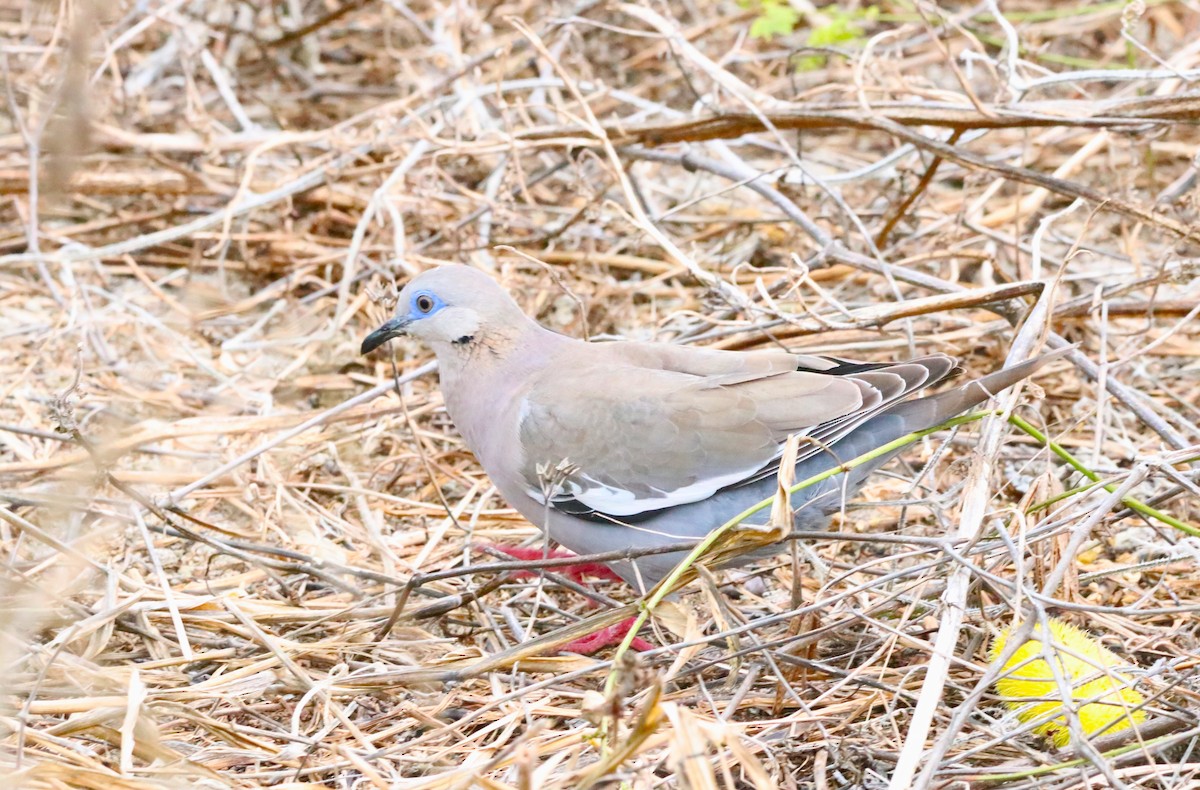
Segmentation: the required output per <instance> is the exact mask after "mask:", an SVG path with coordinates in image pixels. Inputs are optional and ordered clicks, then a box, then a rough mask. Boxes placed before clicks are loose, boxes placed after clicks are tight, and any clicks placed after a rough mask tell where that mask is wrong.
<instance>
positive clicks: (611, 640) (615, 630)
mask: <svg viewBox="0 0 1200 790" xmlns="http://www.w3.org/2000/svg"><path fill="white" fill-rule="evenodd" d="M476 548H489V549H493V550H495V551H498V552H500V553H501V554H506V555H508V556H509V557H512V558H513V559H514V560H524V561H527V562H536V561H538V560H546V559H555V560H558V559H566V558H567V557H574V556H575V555H574V554H571V553H570V552H569V551H564V550H563V549H551V550H550V551H545V550H544V549H542V548H540V547H538V546H497V545H495V544H491V543H480V544H477V545H476ZM554 570H555V572H557V573H561V574H563V575H564V576H566V577H567V578H569V579H571V580H572V581H574V582H578V583H580V584H583V581H584V578H585V577H586V578H593V579H603V580H605V581H616V582H619V581H622V579H621V577H620V576H618V575H617V574H616V573H615V572H614V571H613V569H612V568H610V567H608V566H607V565H605V564H603V563H600V562H580V563H577V564H575V565H564V566H562V567H559V568H555V569H554ZM536 575H537V574H536V573H535V572H534V571H511V572H510V573H509V577H510V578H513V579H527V578H529V577H531V576H536ZM593 605H595V604H593ZM636 619H637V618H634V617H630V618H628V619H626V620H622V621H621V622H619V623H617V624H616V625H610V626H608V627H607V628H601V629H600V630H599V631H596V632H595V633H592V634H588V635H587V636H581V637H580V638H578V639H574V640H572V641H570V642H567V643H566V644H565V645H563V646H562V647H560V648H559V649H558V652H560V653H579V654H580V655H585V656H590V655H592V654H593V653H595V652H596V651H598V650H603V649H604V648H606V647H612V646H613V645H619V644H621V640H623V639H624V638H625V635H626V634H628V633H629V629H630V628H632V627H633V623H634V621H635V620H636ZM629 646H630V647H631V648H633V649H634V650H638V651H642V650H653V649H654V645H652V644H650V643H649V642H647V641H646V640H645V639H642V638H641V637H634V639H633V641H632V642H631V643H630V644H629Z"/></svg>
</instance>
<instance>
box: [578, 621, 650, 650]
mask: <svg viewBox="0 0 1200 790" xmlns="http://www.w3.org/2000/svg"><path fill="white" fill-rule="evenodd" d="M636 621H637V618H636V617H629V618H626V619H625V620H622V621H621V622H619V623H617V624H616V625H610V626H609V627H608V628H601V629H600V630H599V631H596V632H595V633H591V634H588V635H587V636H581V637H579V638H578V639H573V640H571V641H570V642H567V643H566V644H565V645H563V646H562V647H560V648H559V649H558V652H560V653H579V654H581V655H585V656H590V655H592V654H593V653H595V652H596V651H598V650H603V649H604V648H606V647H612V646H614V645H619V644H621V640H623V639H624V638H625V635H626V634H628V633H629V629H630V628H633V624H634V622H636ZM629 646H630V647H631V648H633V649H634V650H638V651H642V650H653V649H654V645H652V644H650V643H649V642H647V641H646V640H645V639H642V638H641V637H640V636H635V637H634V638H633V641H632V642H630V643H629Z"/></svg>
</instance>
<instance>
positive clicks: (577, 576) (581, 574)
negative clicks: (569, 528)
mask: <svg viewBox="0 0 1200 790" xmlns="http://www.w3.org/2000/svg"><path fill="white" fill-rule="evenodd" d="M477 545H478V546H479V547H480V548H483V547H487V548H489V549H495V550H496V551H499V552H501V553H502V554H507V555H508V556H510V557H512V558H513V559H514V560H525V561H528V562H536V561H538V560H561V559H567V558H568V557H574V556H575V555H574V554H572V553H571V552H569V551H563V550H562V549H552V550H550V551H545V550H543V549H542V548H540V547H538V546H498V545H496V544H493V543H480V544H477ZM546 570H548V571H552V572H554V573H561V574H562V575H563V576H566V577H567V578H568V579H570V580H571V581H574V582H578V583H580V584H582V583H583V580H584V578H585V577H588V578H593V579H603V580H604V581H613V582H619V581H621V577H620V576H618V575H617V574H616V572H615V571H613V569H612V568H610V567H608V566H607V565H605V564H604V563H601V562H580V563H576V564H574V565H562V566H559V567H556V568H547V569H546ZM535 575H536V574H535V573H534V572H533V571H513V573H512V576H513V578H516V579H527V578H529V577H531V576H535Z"/></svg>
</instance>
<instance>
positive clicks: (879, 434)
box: [796, 348, 1071, 490]
mask: <svg viewBox="0 0 1200 790" xmlns="http://www.w3.org/2000/svg"><path fill="white" fill-rule="evenodd" d="M1070 350H1071V349H1070V348H1064V349H1059V350H1057V351H1052V352H1050V353H1048V354H1043V355H1042V356H1040V357H1035V358H1034V359H1030V360H1026V361H1025V362H1021V363H1019V364H1016V365H1013V366H1012V367H1008V368H1005V369H1003V370H998V371H996V372H995V373H989V374H988V375H986V376H983V377H982V378H978V379H975V380H974V381H968V382H967V383H966V384H962V385H960V386H958V387H955V388H954V389H951V390H947V391H946V392H941V393H938V394H936V395H930V396H927V397H924V398H913V399H912V400H907V401H903V402H901V403H897V404H896V405H895V406H892V407H891V408H888V409H887V410H885V411H883V412H880V413H879V414H877V415H875V416H874V417H872V418H871V419H869V420H867V421H866V422H864V423H863V424H862V425H860V426H858V427H857V428H855V429H854V430H853V431H851V432H850V433H849V434H847V435H846V436H845V437H843V438H842V439H840V440H839V441H838V442H837V444H836V445H835V448H836V451H837V458H836V459H835V458H832V457H831V456H830V454H829V453H824V452H823V453H817V454H816V455H814V456H812V457H810V458H808V459H806V460H804V461H802V462H801V463H800V464H799V465H797V468H796V479H798V480H803V479H805V477H807V476H809V475H815V474H819V473H820V472H822V471H824V470H825V469H828V468H831V467H833V466H836V465H837V464H838V463H841V462H845V461H849V460H851V459H852V458H857V457H858V456H860V455H864V454H866V453H868V452H870V451H871V450H874V449H875V448H877V447H882V446H883V445H885V444H888V443H889V442H893V441H895V440H897V439H899V438H901V437H902V436H907V435H908V434H910V433H913V432H915V431H923V430H925V429H927V428H932V427H934V426H935V425H938V424H940V423H943V422H945V421H946V420H949V419H950V418H951V417H954V416H957V415H959V414H962V413H963V412H965V411H967V410H968V409H971V408H973V407H975V406H978V405H979V404H981V403H984V402H985V401H987V400H988V398H991V397H992V396H993V395H996V394H997V393H999V392H1001V391H1003V390H1005V389H1007V388H1009V387H1011V386H1012V385H1014V384H1016V383H1017V382H1018V381H1021V380H1022V379H1025V378H1028V377H1029V376H1030V375H1032V374H1033V373H1034V372H1035V371H1037V370H1038V369H1039V368H1041V367H1042V366H1043V365H1045V364H1047V363H1048V362H1051V361H1053V360H1055V359H1058V358H1059V357H1061V356H1062V355H1063V354H1065V353H1067V352H1068V351H1070ZM903 449H904V448H900V449H898V450H895V451H894V452H890V453H887V454H886V455H882V456H880V457H878V458H874V459H872V460H871V461H870V462H869V463H866V464H863V465H862V466H859V467H856V468H855V469H853V470H852V471H850V472H849V473H848V480H847V481H845V485H847V486H848V488H849V489H850V490H853V489H855V488H857V486H858V485H859V484H860V483H861V482H862V481H863V480H864V479H865V478H866V477H867V476H868V475H870V474H871V473H872V472H874V471H875V470H877V469H879V468H880V467H882V466H883V465H884V464H886V463H887V462H888V461H890V460H891V459H892V458H894V457H895V456H896V455H897V454H899V453H900V452H902V451H903ZM835 479H836V478H835Z"/></svg>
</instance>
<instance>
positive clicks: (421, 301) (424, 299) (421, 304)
mask: <svg viewBox="0 0 1200 790" xmlns="http://www.w3.org/2000/svg"><path fill="white" fill-rule="evenodd" d="M416 305H417V309H418V310H420V311H421V312H422V313H428V312H429V311H430V310H432V309H433V297H432V296H429V295H427V294H421V295H420V296H418V297H417V301H416Z"/></svg>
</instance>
